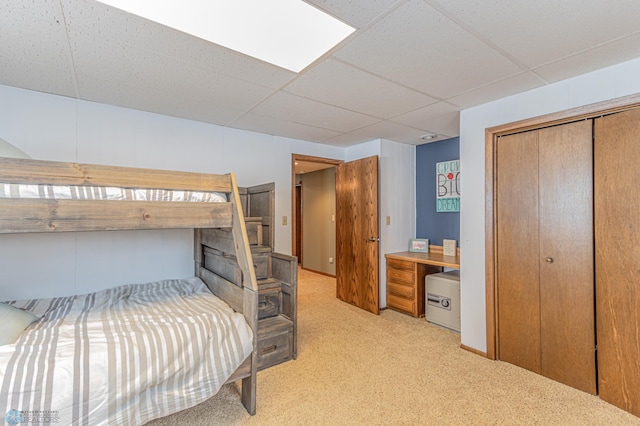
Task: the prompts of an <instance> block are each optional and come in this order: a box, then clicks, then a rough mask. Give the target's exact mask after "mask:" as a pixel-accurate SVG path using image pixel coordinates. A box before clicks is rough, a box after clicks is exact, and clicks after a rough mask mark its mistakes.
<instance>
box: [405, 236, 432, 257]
mask: <svg viewBox="0 0 640 426" xmlns="http://www.w3.org/2000/svg"><path fill="white" fill-rule="evenodd" d="M409 251H410V252H414V253H429V240H428V239H422V238H412V239H410V240H409Z"/></svg>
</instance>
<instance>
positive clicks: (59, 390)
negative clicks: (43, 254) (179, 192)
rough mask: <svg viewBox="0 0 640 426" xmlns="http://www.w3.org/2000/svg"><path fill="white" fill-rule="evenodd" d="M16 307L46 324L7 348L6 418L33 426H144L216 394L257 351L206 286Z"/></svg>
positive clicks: (3, 356) (159, 287) (186, 284)
mask: <svg viewBox="0 0 640 426" xmlns="http://www.w3.org/2000/svg"><path fill="white" fill-rule="evenodd" d="M9 303H10V304H12V305H14V306H16V307H21V308H24V309H27V310H29V311H31V312H33V313H34V314H36V315H38V316H42V318H41V319H40V320H39V321H36V322H35V323H34V324H32V325H31V326H30V327H29V328H28V329H27V330H26V331H25V332H24V333H23V334H22V335H21V336H20V338H19V339H18V341H17V342H16V343H15V344H9V345H4V346H0V414H1V415H2V416H4V415H5V414H6V413H13V415H14V416H15V415H16V413H17V412H22V420H23V422H25V423H27V420H30V419H31V420H33V417H34V416H37V415H38V413H49V414H48V415H49V416H50V419H51V420H52V423H53V420H54V419H57V420H58V421H57V423H59V424H74V425H75V424H78V425H106V424H109V425H132V424H133V425H140V424H144V423H146V422H148V421H149V420H152V419H154V418H158V417H163V416H166V415H168V414H171V413H174V412H177V411H179V410H183V409H185V408H188V407H191V406H194V405H196V404H198V403H200V402H202V401H204V400H205V399H207V398H209V397H211V396H212V395H214V394H215V393H216V392H217V391H218V390H219V389H220V387H221V386H222V385H223V384H224V382H225V381H226V380H227V379H228V378H229V376H230V375H231V373H232V372H233V371H234V370H235V369H236V368H237V367H238V366H239V365H240V364H241V363H242V362H243V361H244V360H245V358H246V357H247V356H249V354H250V353H251V350H252V332H251V329H250V328H249V327H248V326H247V323H246V321H245V320H244V317H243V316H242V315H241V314H239V313H234V312H233V310H231V308H230V307H229V306H228V305H226V304H225V303H224V302H223V301H222V300H220V299H218V298H217V297H216V296H214V295H213V294H211V293H210V292H209V290H208V289H207V287H206V286H205V285H204V283H203V282H202V281H201V280H200V279H198V278H191V279H188V280H167V281H161V282H157V283H150V284H140V285H127V286H121V287H117V288H113V289H109V290H104V291H101V292H97V293H92V294H88V295H83V296H72V297H63V298H55V299H46V300H45V299H40V300H25V301H13V302H9ZM30 416H31V417H30Z"/></svg>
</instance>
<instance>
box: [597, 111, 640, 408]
mask: <svg viewBox="0 0 640 426" xmlns="http://www.w3.org/2000/svg"><path fill="white" fill-rule="evenodd" d="M595 158H596V161H595V193H596V203H595V238H596V248H597V250H596V277H597V281H596V282H597V286H596V300H597V305H596V311H597V315H598V374H599V387H600V397H601V398H602V399H603V400H605V401H607V402H610V403H611V404H614V405H616V406H618V407H620V408H622V409H624V410H627V411H629V412H631V413H632V414H634V415H636V416H640V228H639V227H640V109H634V110H630V111H626V112H622V113H618V114H614V115H609V116H605V117H602V118H597V119H596V120H595Z"/></svg>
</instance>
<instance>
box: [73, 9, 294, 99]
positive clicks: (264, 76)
mask: <svg viewBox="0 0 640 426" xmlns="http://www.w3.org/2000/svg"><path fill="white" fill-rule="evenodd" d="M62 2H63V5H64V6H63V7H64V10H65V14H66V16H67V26H68V27H69V32H70V35H71V37H72V38H77V37H82V36H86V35H92V36H97V37H99V38H101V39H105V40H111V41H115V42H118V43H120V44H128V45H131V46H133V47H136V48H137V49H140V50H147V51H150V52H154V53H155V54H157V55H163V56H167V57H171V58H174V59H177V60H180V61H183V62H185V63H187V64H189V65H191V66H196V67H199V68H202V69H203V70H207V71H210V72H213V73H216V74H223V75H227V76H231V77H234V78H239V79H243V80H247V81H250V82H253V83H259V84H261V85H263V86H268V87H271V88H279V87H281V86H282V85H284V84H285V83H287V82H288V81H290V80H291V79H293V78H294V77H295V76H296V74H295V73H293V72H291V71H288V70H285V69H283V68H280V67H277V66H275V65H271V64H268V63H266V62H263V61H260V60H258V59H255V58H252V57H250V56H247V55H244V54H241V53H238V52H235V51H233V50H231V49H227V48H225V47H222V46H219V45H217V44H215V43H211V42H208V41H205V40H203V39H200V38H197V37H194V36H191V35H189V34H186V33H183V32H181V31H178V30H175V29H172V28H169V27H166V26H164V25H161V24H158V23H156V22H152V21H149V20H147V19H144V18H142V17H139V16H136V15H133V14H130V13H127V12H124V11H122V10H119V9H116V8H113V7H110V6H107V5H104V4H102V3H98V2H95V1H77V0H62Z"/></svg>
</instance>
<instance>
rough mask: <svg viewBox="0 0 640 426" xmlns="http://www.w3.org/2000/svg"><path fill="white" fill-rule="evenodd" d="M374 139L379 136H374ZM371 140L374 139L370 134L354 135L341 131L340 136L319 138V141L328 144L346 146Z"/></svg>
mask: <svg viewBox="0 0 640 426" xmlns="http://www.w3.org/2000/svg"><path fill="white" fill-rule="evenodd" d="M373 139H377V138H373ZM370 140H372V138H370V137H368V136H362V135H354V134H352V133H341V134H339V135H338V136H335V137H332V138H329V139H324V140H319V141H318V142H322V143H323V144H327V145H334V146H344V147H346V146H352V145H357V144H360V143H363V142H368V141H370Z"/></svg>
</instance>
